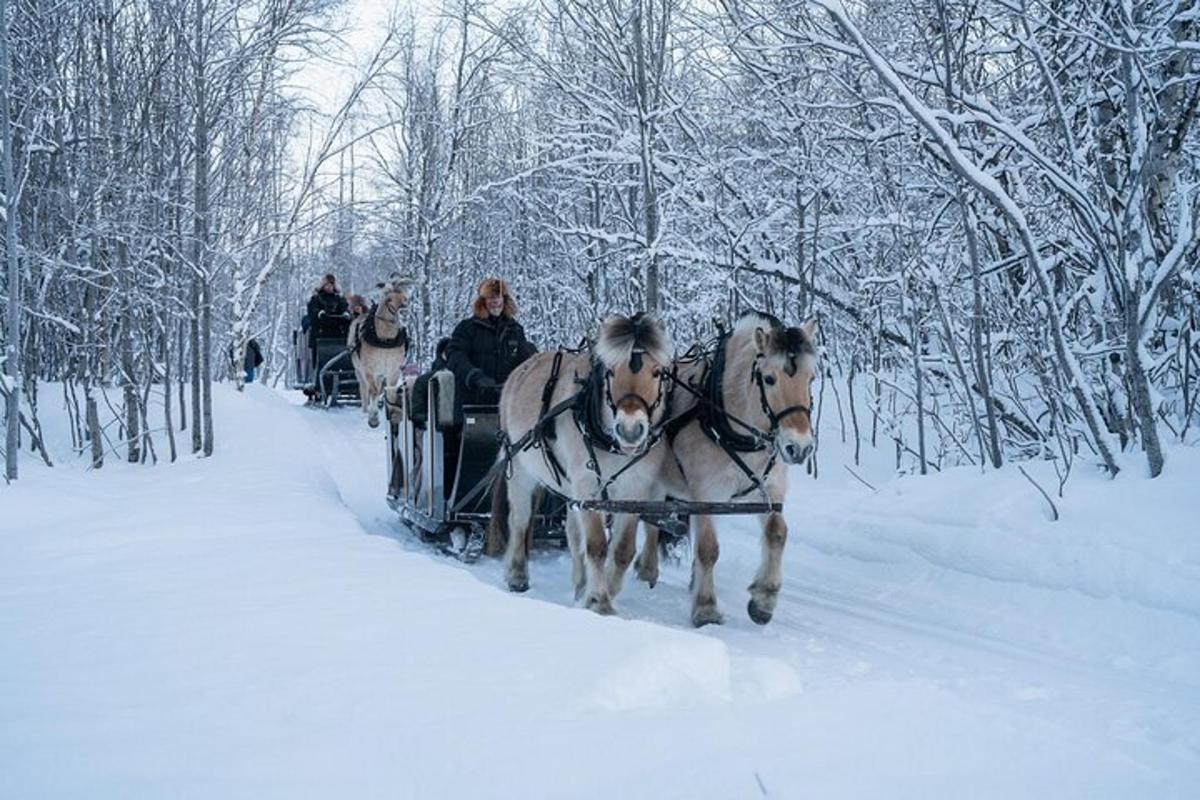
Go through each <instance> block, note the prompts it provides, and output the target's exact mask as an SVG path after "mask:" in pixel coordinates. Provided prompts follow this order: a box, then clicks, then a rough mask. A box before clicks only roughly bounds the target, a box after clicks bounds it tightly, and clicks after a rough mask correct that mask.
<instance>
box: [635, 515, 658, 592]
mask: <svg viewBox="0 0 1200 800" xmlns="http://www.w3.org/2000/svg"><path fill="white" fill-rule="evenodd" d="M643 529H644V530H645V531H646V536H645V538H644V540H643V541H642V549H641V552H639V553H638V557H637V561H635V562H633V566H634V568H635V569H637V576H638V580H641V581H645V582H646V583H648V584H650V588H651V589H653V588H654V585H655V584H656V583H658V526H657V525H651V524H650V523H649V522H647V523H645V524H644V525H643Z"/></svg>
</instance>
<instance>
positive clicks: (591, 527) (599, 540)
mask: <svg viewBox="0 0 1200 800" xmlns="http://www.w3.org/2000/svg"><path fill="white" fill-rule="evenodd" d="M578 513H579V516H580V521H581V522H582V523H583V534H584V541H585V551H586V557H585V560H584V571H585V572H586V573H587V589H586V591H585V593H584V600H583V605H584V607H586V608H589V609H591V610H592V611H595V612H596V613H597V614H613V613H615V612H614V609H613V605H612V596H611V594H610V593H609V591H608V582H607V581H606V580H605V576H604V562H605V561H606V560H607V556H608V537H607V536H606V535H605V533H604V517H603V515H601V514H599V513H597V512H595V511H583V510H580V511H579V512H578Z"/></svg>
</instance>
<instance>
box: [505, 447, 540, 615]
mask: <svg viewBox="0 0 1200 800" xmlns="http://www.w3.org/2000/svg"><path fill="white" fill-rule="evenodd" d="M536 488H537V485H536V483H535V482H534V481H533V480H531V479H530V478H529V476H528V475H527V474H526V473H525V472H524V471H523V470H522V469H521V467H520V466H519V465H517V466H515V467H514V468H513V476H512V477H511V478H509V479H508V486H507V499H508V547H507V548H506V549H505V551H504V580H505V582H506V583H507V584H508V588H509V589H511V590H512V591H514V592H524V591H525V590H527V589H528V588H529V540H528V536H527V533H528V529H529V526H530V525H532V524H533V491H534V489H536Z"/></svg>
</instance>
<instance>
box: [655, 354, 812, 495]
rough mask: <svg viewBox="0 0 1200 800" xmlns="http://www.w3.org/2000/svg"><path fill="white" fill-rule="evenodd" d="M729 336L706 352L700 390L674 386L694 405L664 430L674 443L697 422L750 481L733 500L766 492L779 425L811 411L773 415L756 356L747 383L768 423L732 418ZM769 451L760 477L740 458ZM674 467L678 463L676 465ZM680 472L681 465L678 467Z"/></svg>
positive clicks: (799, 408) (793, 410) (793, 408)
mask: <svg viewBox="0 0 1200 800" xmlns="http://www.w3.org/2000/svg"><path fill="white" fill-rule="evenodd" d="M729 338H730V334H729V333H727V332H725V331H722V332H721V334H720V336H719V337H718V338H717V341H716V344H715V345H714V347H713V349H712V350H711V351H709V358H711V361H709V363H708V364H707V365H706V367H705V370H704V373H703V376H702V377H701V379H700V388H699V389H695V388H693V387H692V386H690V385H688V384H687V383H684V382H677V385H679V386H680V387H681V388H682V389H684V391H687V392H688V393H690V394H692V395H693V396H694V398H695V402H694V403H693V404H692V406H691V407H690V408H689V409H688V410H687V411H685V412H683V413H682V414H680V415H678V416H676V417H675V418H673V419H672V420H671V421H670V422H669V423H668V425H667V426H666V428H667V430H666V433H667V437H668V441H671V442H674V440H675V437H676V436H677V435H678V434H679V431H681V430H683V429H684V428H685V427H687V425H689V424H690V423H692V422H698V423H699V425H700V430H701V431H703V432H704V435H705V436H707V437H708V438H709V440H710V441H712V442H713V443H714V444H716V445H717V446H718V447H720V448H721V450H722V451H724V453H725V455H727V456H728V457H729V460H730V461H732V462H733V463H734V464H735V465H736V466H737V467H738V469H739V470H740V471H741V472H742V473H743V474H744V475H745V476H746V477H747V478H749V479H750V486H749V487H747V488H746V489H743V490H742V491H740V492H738V493H737V494H734V495H732V498H733V499H736V498H739V497H743V496H745V495H747V494H749V493H750V492H753V491H754V490H755V489H758V490H760V491H763V492H764V493H765V491H766V489H765V487H764V486H763V477H764V476H766V475H767V474H769V473H770V472H771V470H772V469H774V467H775V459H776V458H777V457H778V456H777V453H776V451H775V439H776V437H777V436H778V434H779V427H780V424H781V423H782V422H783V420H784V419H786V418H787V417H789V416H791V415H792V414H799V413H803V414H805V415H806V416H809V415H811V409H809V407H808V406H804V405H800V404H798V403H797V404H796V405H791V406H787V407H786V408H784V409H782V410H781V411H778V412H776V411H775V410H774V409H773V408H771V404H770V402H769V401H768V400H767V387H766V382H765V379H764V377H763V373H762V368H761V367H760V366H759V362H760V361H761V360H762V358H763V356H762V354H761V353H760V354H759V355H757V356H756V357H755V359H754V363H753V365H752V366H751V367H750V375H751V380H753V381H754V383H755V385H756V386H758V398H759V402H760V403H761V405H762V410H763V413H764V414H765V415H766V417H767V420H768V422H769V427H768V428H767V430H766V431H763V430H760V429H759V428H757V427H755V426H754V425H751V424H750V423H748V422H745V421H743V420H741V419H739V418H737V417H735V416H734V415H733V414H730V413H729V412H728V411H727V410H726V409H725V396H724V386H725V357H726V355H725V351H726V349H727V345H728V343H729ZM800 355H801V353H790V354H789V357H791V358H793V359H795V358H798V357H799V356H800ZM735 425H736V426H738V427H739V428H741V429H742V430H743V431H745V432H744V433H741V432H738V431H737V430H735V429H734V426H735ZM768 448H770V449H771V457H770V459H769V460H768V461H767V466H766V468H765V469H764V470H763V471H762V473H761V475H759V474H756V473H755V472H754V470H752V469H750V465H748V464H747V463H746V461H745V459H744V458H742V454H745V453H761V452H762V451H763V450H766V449H768ZM676 463H678V460H677V462H676ZM679 468H680V470H681V471H682V470H683V465H682V464H679Z"/></svg>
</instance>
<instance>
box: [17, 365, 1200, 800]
mask: <svg viewBox="0 0 1200 800" xmlns="http://www.w3.org/2000/svg"><path fill="white" fill-rule="evenodd" d="M216 404H217V409H216V410H217V423H218V429H219V432H220V436H219V440H218V452H217V454H216V455H215V456H214V457H213V458H211V459H209V460H193V459H191V458H187V459H185V460H183V461H182V462H181V463H178V464H176V465H172V466H167V465H160V466H158V467H153V468H150V467H134V466H129V465H124V464H121V463H119V462H117V461H115V460H112V459H110V463H109V464H108V465H106V466H105V467H104V469H103V470H102V471H101V472H98V473H97V472H88V471H87V470H86V469H85V467H84V465H83V464H82V463H79V462H72V460H71V459H70V458H69V457H67V456H66V454H67V452H68V450H69V446H68V445H69V443H68V442H66V441H64V440H63V438H62V434H55V435H54V436H52V439H56V441H52V442H51V444H52V446H54V448H55V452H56V453H57V454H58V455H59V457H60V461H64V462H65V463H63V464H61V465H60V466H59V467H56V468H55V469H53V470H49V469H45V468H41V467H39V466H37V465H35V464H34V463H33V461H32V460H31V459H26V460H25V461H24V463H23V470H24V473H23V477H22V479H21V480H20V482H19V483H18V484H16V485H14V486H11V487H3V486H0V797H3V798H10V797H11V798H46V797H54V798H58V797H86V798H89V800H91V799H93V798H108V797H113V798H142V797H147V798H159V797H172V798H193V797H203V798H234V797H254V798H262V797H286V798H296V797H314V798H316V797H320V798H326V797H355V798H358V797H389V798H442V797H446V798H450V797H480V798H491V797H495V798H513V797H520V798H543V797H546V798H558V797H572V798H576V797H578V798H591V797H595V798H600V797H605V798H607V797H612V796H620V797H631V798H643V797H645V798H755V797H770V798H832V797H864V798H866V797H870V798H874V797H889V798H897V797H921V798H929V797H972V798H975V797H997V798H1014V797H1046V798H1071V797H1080V798H1082V797H1087V798H1103V797H1112V798H1151V797H1153V798H1172V797H1178V798H1184V797H1187V798H1194V797H1197V796H1200V450H1197V449H1189V448H1176V449H1174V450H1172V451H1171V452H1170V453H1169V458H1170V464H1169V466H1168V471H1167V473H1166V475H1165V476H1164V477H1162V478H1161V479H1159V480H1156V481H1149V480H1146V479H1145V478H1144V477H1143V475H1144V470H1143V469H1142V468H1141V466H1140V464H1139V463H1138V461H1137V460H1136V459H1131V460H1130V461H1129V462H1128V465H1129V468H1128V469H1126V470H1125V471H1124V472H1123V473H1122V474H1121V476H1120V477H1118V478H1117V479H1116V480H1115V481H1109V480H1105V479H1102V478H1100V477H1097V476H1093V475H1089V474H1087V471H1086V468H1085V467H1084V466H1082V465H1077V466H1076V474H1075V475H1074V476H1073V477H1072V480H1071V482H1070V483H1069V484H1068V487H1067V496H1066V498H1065V499H1062V500H1057V499H1056V502H1057V503H1058V506H1059V509H1060V511H1061V512H1062V514H1063V518H1062V520H1060V521H1058V522H1050V521H1048V518H1047V507H1046V504H1045V502H1044V501H1043V500H1042V499H1041V497H1040V496H1039V495H1038V494H1037V492H1036V491H1035V490H1034V488H1033V487H1032V486H1031V485H1030V484H1029V483H1028V482H1026V481H1025V479H1024V478H1023V477H1022V476H1021V475H1020V474H1019V473H1018V472H1016V471H1015V470H1014V469H1007V468H1006V469H1005V470H1003V471H1001V472H999V473H994V474H988V475H982V476H981V475H980V474H978V473H977V472H975V471H972V470H969V469H959V470H953V471H949V472H947V473H943V474H939V475H935V476H929V477H924V478H921V477H907V478H902V479H892V478H889V477H888V475H887V470H886V467H884V466H883V465H882V464H880V465H878V466H876V467H875V468H872V467H871V466H870V465H868V466H866V467H864V468H862V469H861V470H859V472H860V474H862V475H863V477H864V478H866V479H867V480H868V481H870V482H871V483H872V484H873V485H874V486H876V487H877V489H878V490H877V491H875V492H872V491H871V490H870V489H869V488H867V487H866V486H864V485H863V484H862V483H860V482H858V481H857V480H855V479H854V478H852V477H851V476H850V475H849V474H848V473H847V472H846V471H845V470H844V469H842V468H841V457H842V452H841V449H840V448H841V445H840V443H839V442H837V441H836V437H835V436H829V435H827V436H826V439H825V441H823V443H822V453H821V462H820V463H821V477H820V479H819V480H815V481H814V480H812V479H811V478H809V477H807V476H804V475H802V474H799V471H797V474H796V475H795V476H794V480H793V484H792V491H791V494H790V496H789V501H788V511H787V516H788V520H789V524H790V525H791V531H792V535H791V539H790V541H789V544H788V553H787V556H786V565H787V566H786V570H785V581H786V583H785V587H784V593H783V596H782V597H781V600H780V605H779V610H778V612H777V615H776V618H775V620H774V621H773V622H772V623H771V624H770V625H769V626H767V627H766V628H759V627H757V626H755V625H753V624H752V623H751V622H750V621H749V620H748V619H747V618H746V615H745V611H744V607H745V600H746V593H745V586H746V584H747V583H748V582H749V580H750V577H751V574H752V572H753V569H754V566H755V564H756V561H757V558H758V542H757V536H756V531H755V525H754V523H753V522H752V521H730V522H726V523H724V524H723V526H722V532H723V536H722V542H721V544H722V557H721V561H720V563H719V564H718V567H717V574H718V581H719V589H720V598H721V600H722V602H723V606H724V610H725V612H726V615H727V617H728V623H727V624H726V625H725V626H723V627H721V628H706V629H703V630H700V631H694V630H691V629H690V628H689V627H687V626H686V620H687V613H686V609H687V592H686V584H687V569H686V567H685V566H684V565H669V566H668V567H667V568H666V574H665V575H664V578H663V580H662V581H661V582H660V583H659V585H658V586H657V587H656V588H655V589H653V590H651V589H649V588H647V587H645V586H644V585H641V584H637V583H635V582H633V581H632V580H631V581H630V583H629V584H628V585H627V588H626V590H625V592H624V593H623V594H622V595H621V597H620V598H619V605H620V609H621V616H620V617H618V618H601V617H598V616H595V615H593V614H591V613H589V612H587V611H583V610H580V609H576V608H574V607H573V606H572V603H571V601H570V598H571V593H570V591H569V588H568V583H569V576H568V572H569V570H568V565H567V561H566V557H565V555H563V554H561V553H555V552H548V553H543V554H541V555H539V556H538V557H537V558H536V559H535V561H534V563H533V565H532V575H531V577H532V581H533V584H534V586H533V589H532V590H531V592H530V593H529V594H527V595H523V596H517V595H512V594H510V593H508V592H507V591H505V590H504V589H503V579H502V575H501V571H500V568H499V565H498V564H496V563H495V562H490V561H484V562H481V563H480V564H477V565H475V566H473V567H465V566H462V565H460V564H458V563H456V562H453V561H449V560H447V559H445V558H443V557H440V556H437V555H433V554H431V553H430V552H429V551H428V550H427V549H425V548H422V547H421V546H420V545H418V544H416V543H414V542H413V541H412V540H411V539H410V538H409V537H408V536H407V535H406V534H405V533H404V532H403V531H402V530H400V529H399V528H398V526H397V523H396V521H395V518H394V516H393V515H392V513H391V512H390V511H389V509H388V508H387V506H386V505H385V503H384V502H383V482H384V467H383V464H384V457H385V454H384V443H383V434H382V433H380V432H378V431H371V430H369V429H368V428H367V427H366V425H365V423H364V422H363V420H362V417H361V415H360V414H359V413H358V412H356V411H354V410H340V411H333V412H327V411H317V410H313V409H307V408H303V407H300V406H299V405H298V404H297V400H296V399H295V398H294V397H292V396H287V395H281V394H278V393H276V392H273V391H271V390H269V389H267V388H265V387H262V386H251V387H248V389H247V391H246V392H245V393H244V394H237V393H234V392H233V391H231V390H229V389H228V388H227V387H223V386H222V387H217V388H216ZM47 413H49V412H47ZM47 422H48V424H50V425H51V427H53V424H54V423H55V420H53V419H52V418H51V419H49V420H47ZM879 460H880V461H881V462H883V461H886V458H885V457H884V456H882V454H881V455H880V457H879ZM1030 469H1031V474H1033V476H1034V477H1035V478H1037V479H1038V480H1039V482H1041V483H1042V485H1043V486H1046V487H1047V488H1048V489H1052V488H1053V487H1054V486H1055V485H1056V484H1055V481H1054V479H1053V473H1052V471H1051V470H1049V469H1048V468H1046V467H1045V465H1032V466H1031V467H1030ZM631 577H632V576H631Z"/></svg>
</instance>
